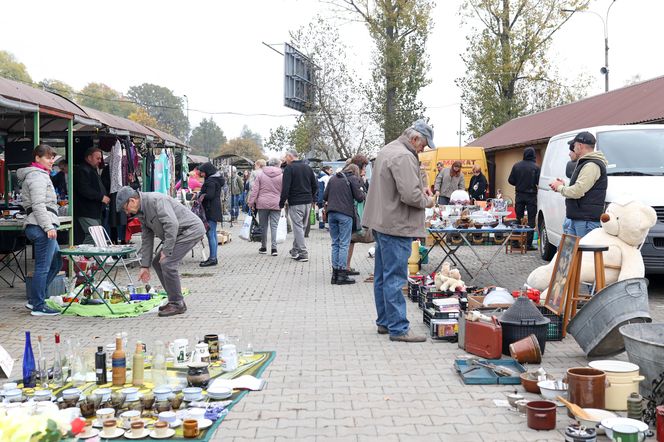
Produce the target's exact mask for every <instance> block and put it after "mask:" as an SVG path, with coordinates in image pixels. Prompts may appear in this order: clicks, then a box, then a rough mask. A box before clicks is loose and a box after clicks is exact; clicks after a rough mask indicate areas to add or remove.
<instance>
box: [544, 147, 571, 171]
mask: <svg viewBox="0 0 664 442" xmlns="http://www.w3.org/2000/svg"><path fill="white" fill-rule="evenodd" d="M546 155H547V156H548V157H549V158H548V160H547V161H546V162H545V163H544V164H543V169H542V175H543V176H548V177H554V178H565V166H566V165H567V162H568V161H569V145H568V144H567V140H566V139H564V138H561V139H558V140H555V141H553V142H550V143H549V146H548V147H547V148H546Z"/></svg>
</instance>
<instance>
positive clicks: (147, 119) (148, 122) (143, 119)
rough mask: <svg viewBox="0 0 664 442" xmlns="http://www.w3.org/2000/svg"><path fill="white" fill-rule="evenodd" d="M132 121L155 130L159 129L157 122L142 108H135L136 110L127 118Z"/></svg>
mask: <svg viewBox="0 0 664 442" xmlns="http://www.w3.org/2000/svg"><path fill="white" fill-rule="evenodd" d="M127 118H129V119H130V120H132V121H135V122H137V123H138V124H142V125H143V126H150V127H154V128H155V129H161V127H159V122H157V120H155V118H154V117H153V116H151V115H150V114H149V113H148V111H147V110H146V109H145V108H144V107H136V110H135V111H134V112H132V113H130V114H129V116H128V117H127Z"/></svg>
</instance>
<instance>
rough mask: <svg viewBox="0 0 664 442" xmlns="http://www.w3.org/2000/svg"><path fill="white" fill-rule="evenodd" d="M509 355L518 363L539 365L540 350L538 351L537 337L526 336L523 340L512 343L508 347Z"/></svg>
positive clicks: (540, 360) (540, 358)
mask: <svg viewBox="0 0 664 442" xmlns="http://www.w3.org/2000/svg"><path fill="white" fill-rule="evenodd" d="M509 348H510V355H511V356H512V357H513V358H514V359H516V360H517V361H518V362H520V363H522V364H523V363H531V364H539V363H540V362H542V350H540V346H539V342H538V341H537V336H535V335H532V334H531V335H528V336H526V337H525V338H523V339H521V340H519V341H516V342H512V343H511V344H510V346H509Z"/></svg>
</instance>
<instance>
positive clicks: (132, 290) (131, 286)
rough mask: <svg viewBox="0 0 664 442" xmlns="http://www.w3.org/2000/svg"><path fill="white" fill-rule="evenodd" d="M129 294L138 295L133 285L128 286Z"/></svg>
mask: <svg viewBox="0 0 664 442" xmlns="http://www.w3.org/2000/svg"><path fill="white" fill-rule="evenodd" d="M127 292H129V294H130V295H135V294H136V289H135V288H134V285H133V284H128V285H127Z"/></svg>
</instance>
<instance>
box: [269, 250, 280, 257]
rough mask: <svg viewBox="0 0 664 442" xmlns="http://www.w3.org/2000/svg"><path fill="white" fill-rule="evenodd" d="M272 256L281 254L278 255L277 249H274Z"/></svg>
mask: <svg viewBox="0 0 664 442" xmlns="http://www.w3.org/2000/svg"><path fill="white" fill-rule="evenodd" d="M270 255H272V256H278V255H279V253H277V249H272V250H271V251H270Z"/></svg>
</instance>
